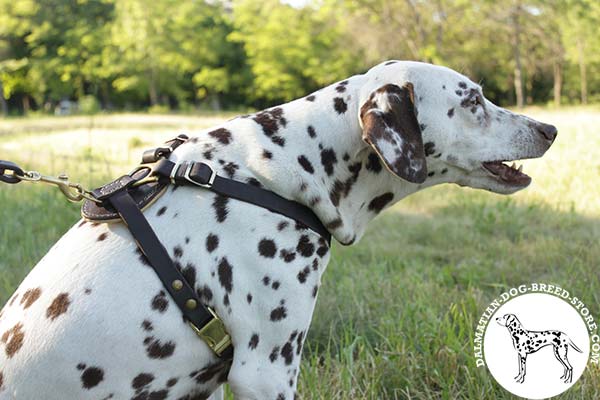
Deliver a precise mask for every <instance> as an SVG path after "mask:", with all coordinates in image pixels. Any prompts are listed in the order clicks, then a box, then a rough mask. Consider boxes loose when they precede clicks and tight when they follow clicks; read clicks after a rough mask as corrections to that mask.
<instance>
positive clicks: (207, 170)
mask: <svg viewBox="0 0 600 400" xmlns="http://www.w3.org/2000/svg"><path fill="white" fill-rule="evenodd" d="M187 139H188V137H187V136H185V135H179V136H177V137H176V138H174V139H171V140H169V141H167V142H166V143H165V146H164V147H158V148H155V149H151V150H148V151H145V152H144V155H143V157H142V165H141V166H140V167H138V168H136V169H135V170H134V171H132V172H131V173H129V174H127V175H124V176H122V177H120V178H118V179H116V180H114V181H112V182H110V183H108V184H106V185H104V186H102V187H100V188H98V189H95V190H93V191H92V192H89V191H87V190H85V189H83V188H82V187H81V185H79V184H72V183H69V182H68V180H67V178H66V177H58V178H52V177H47V176H42V175H41V174H40V173H39V172H36V171H28V172H25V171H23V170H22V169H21V168H19V167H18V166H17V165H16V164H14V163H12V162H9V161H3V160H0V181H2V182H5V183H10V184H15V183H19V182H21V181H23V180H25V181H36V182H39V181H41V182H45V183H50V184H53V185H57V186H58V187H59V188H60V190H61V191H62V192H63V194H65V196H67V198H68V199H69V200H71V201H80V200H82V199H86V200H85V202H84V204H83V206H82V208H81V214H82V216H83V217H84V218H85V219H87V220H90V221H100V222H121V221H122V222H124V223H125V225H126V226H127V228H128V229H129V231H130V232H131V235H132V236H133V238H134V240H135V243H136V245H137V247H138V249H139V250H140V251H141V252H142V254H143V255H144V256H145V257H146V259H147V261H148V263H149V264H150V265H151V266H152V268H153V269H154V271H155V272H156V275H158V277H159V278H160V280H161V281H162V283H163V285H164V287H165V289H166V290H167V291H168V292H169V294H170V295H171V297H172V298H173V300H174V301H175V303H176V304H177V306H178V307H179V309H180V310H181V312H182V313H183V316H184V318H185V319H186V320H187V321H188V323H189V325H190V326H191V327H192V329H193V330H194V331H195V332H196V333H197V334H198V336H200V337H201V338H202V339H203V340H204V341H205V342H206V344H207V345H208V346H209V347H210V348H211V349H212V350H213V351H214V353H215V354H216V355H217V356H219V357H221V358H223V359H229V358H233V346H232V343H231V337H230V335H229V334H228V333H227V330H226V329H225V326H224V325H223V322H222V321H221V319H219V317H218V316H217V314H216V313H215V312H214V311H213V310H212V309H211V308H209V307H207V306H206V305H204V304H202V302H201V301H200V298H199V296H198V295H197V294H196V292H195V291H194V288H193V287H191V286H190V285H189V283H188V282H187V281H186V280H185V278H184V276H183V274H182V273H181V271H180V270H179V269H177V267H176V266H175V264H174V263H173V260H172V259H171V257H170V256H169V253H168V252H167V250H166V249H165V247H164V246H163V245H162V243H161V242H160V240H159V239H158V237H157V236H156V233H155V232H154V230H153V229H152V227H151V226H150V224H149V223H148V220H147V219H146V218H145V217H144V214H143V210H144V209H145V208H147V207H148V206H150V205H151V204H152V203H153V202H154V201H155V200H156V199H158V198H159V197H160V196H161V195H162V194H163V193H164V192H165V191H166V189H167V187H168V186H169V185H170V184H175V185H189V186H197V187H200V188H204V189H208V190H211V191H213V192H215V193H217V194H219V195H222V196H226V197H230V198H233V199H236V200H240V201H244V202H246V203H250V204H254V205H257V206H259V207H263V208H266V209H267V210H270V211H272V212H275V213H278V214H281V215H284V216H286V217H289V218H291V219H294V220H296V221H297V222H298V223H299V224H302V225H304V226H306V227H307V228H310V229H312V230H313V231H315V232H316V233H318V234H319V235H321V236H322V237H323V238H324V239H325V240H326V241H327V243H328V244H331V234H330V233H329V231H327V229H326V228H325V226H323V224H322V223H321V221H320V220H319V218H318V217H317V216H316V215H315V214H314V213H313V212H312V210H310V209H309V208H308V207H306V206H303V205H302V204H299V203H296V202H294V201H291V200H287V199H285V198H283V197H281V196H279V195H277V194H275V193H273V192H271V191H269V190H265V189H262V188H260V187H257V186H253V185H250V184H246V183H242V182H238V181H235V180H232V179H227V178H224V177H221V176H219V175H217V174H216V173H215V171H214V170H213V169H212V168H211V167H210V165H208V164H205V163H203V162H194V161H184V162H181V163H174V162H172V161H169V159H168V158H169V156H170V155H171V153H172V152H173V151H174V150H175V149H176V148H177V147H179V146H180V145H181V144H183V143H185V141H187Z"/></svg>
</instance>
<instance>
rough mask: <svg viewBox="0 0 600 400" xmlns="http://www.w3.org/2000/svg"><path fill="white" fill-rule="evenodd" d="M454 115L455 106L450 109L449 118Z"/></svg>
mask: <svg viewBox="0 0 600 400" xmlns="http://www.w3.org/2000/svg"><path fill="white" fill-rule="evenodd" d="M453 116H454V108H451V109H449V110H448V118H452V117H453Z"/></svg>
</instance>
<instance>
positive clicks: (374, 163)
mask: <svg viewBox="0 0 600 400" xmlns="http://www.w3.org/2000/svg"><path fill="white" fill-rule="evenodd" d="M365 167H366V168H367V170H368V171H371V172H374V173H376V174H378V173H379V172H381V170H382V168H383V167H382V166H381V161H379V157H378V156H377V154H375V153H371V154H369V157H368V158H367V164H366V165H365Z"/></svg>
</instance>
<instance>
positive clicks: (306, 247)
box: [296, 235, 315, 257]
mask: <svg viewBox="0 0 600 400" xmlns="http://www.w3.org/2000/svg"><path fill="white" fill-rule="evenodd" d="M296 251H297V252H298V253H300V254H301V255H302V256H303V257H310V256H312V255H313V254H314V252H315V245H314V244H312V242H311V241H310V238H309V237H308V236H307V235H302V236H300V239H299V240H298V245H297V246H296Z"/></svg>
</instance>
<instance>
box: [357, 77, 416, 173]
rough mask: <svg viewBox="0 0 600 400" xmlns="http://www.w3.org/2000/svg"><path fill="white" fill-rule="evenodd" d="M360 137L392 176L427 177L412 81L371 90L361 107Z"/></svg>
mask: <svg viewBox="0 0 600 400" xmlns="http://www.w3.org/2000/svg"><path fill="white" fill-rule="evenodd" d="M360 119H361V121H362V126H363V133H362V137H363V140H364V141H365V142H367V143H368V144H369V145H370V146H371V147H372V148H373V149H374V150H375V151H376V152H377V154H378V155H379V157H380V158H381V160H382V161H383V162H384V164H385V165H386V166H387V168H388V169H389V170H390V171H391V172H392V173H393V174H395V175H397V176H399V177H400V178H402V179H405V180H407V181H409V182H413V183H423V182H424V181H425V179H426V178H427V163H426V161H425V150H424V148H423V137H422V135H421V128H420V127H419V122H418V121H417V116H416V110H415V105H414V89H413V85H412V83H410V82H409V83H406V84H405V85H404V86H403V87H400V86H397V85H393V84H387V85H384V86H382V87H380V88H378V89H376V90H374V91H373V92H372V93H371V94H370V95H369V98H368V99H367V101H365V102H364V104H363V105H362V106H361V108H360Z"/></svg>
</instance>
